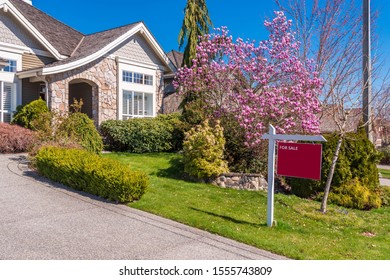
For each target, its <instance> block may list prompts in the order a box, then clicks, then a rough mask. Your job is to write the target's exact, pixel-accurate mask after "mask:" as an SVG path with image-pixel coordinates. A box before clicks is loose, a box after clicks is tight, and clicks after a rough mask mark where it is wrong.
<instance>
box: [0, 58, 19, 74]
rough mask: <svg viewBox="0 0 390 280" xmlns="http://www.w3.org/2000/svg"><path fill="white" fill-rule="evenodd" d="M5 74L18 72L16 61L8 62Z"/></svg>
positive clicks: (4, 69)
mask: <svg viewBox="0 0 390 280" xmlns="http://www.w3.org/2000/svg"><path fill="white" fill-rule="evenodd" d="M2 71H4V72H12V73H15V72H16V60H8V65H7V66H5V67H4V68H3V70H2Z"/></svg>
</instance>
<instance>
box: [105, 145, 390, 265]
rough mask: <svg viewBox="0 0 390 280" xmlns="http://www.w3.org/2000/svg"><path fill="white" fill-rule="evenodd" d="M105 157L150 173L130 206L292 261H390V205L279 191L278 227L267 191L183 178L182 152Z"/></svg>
mask: <svg viewBox="0 0 390 280" xmlns="http://www.w3.org/2000/svg"><path fill="white" fill-rule="evenodd" d="M104 156H106V157H110V158H113V159H116V160H119V161H121V162H123V163H126V164H130V166H131V167H132V168H134V169H135V170H143V171H145V172H146V173H147V174H148V175H149V176H150V182H151V184H150V188H149V189H148V190H147V193H146V194H145V195H144V196H143V197H142V199H141V200H139V201H137V202H134V203H131V204H129V206H130V207H133V208H137V209H140V210H143V211H147V212H150V213H154V214H157V215H159V216H163V217H166V218H169V219H172V220H175V221H178V222H181V223H183V224H187V225H190V226H193V227H197V228H200V229H203V230H207V231H209V232H212V233H215V234H218V235H221V236H225V237H228V238H231V239H235V240H238V241H240V242H243V243H246V244H249V245H253V246H255V247H258V248H261V249H265V250H269V251H272V252H274V253H277V254H280V255H284V256H287V257H289V258H293V259H307V260H310V259H325V260H326V259H332V260H337V259H350V260H352V259H363V260H369V259H382V260H389V259H390V249H389V248H390V247H389V244H390V208H389V207H386V208H381V209H376V210H372V211H358V210H350V209H344V208H341V207H338V206H332V205H330V206H329V207H328V213H327V214H325V215H324V214H321V213H320V212H319V211H318V209H319V208H320V204H319V202H316V201H310V200H305V199H300V198H298V197H295V196H292V195H282V194H277V195H275V220H276V221H277V226H276V227H273V228H268V227H267V225H266V216H267V213H266V208H267V202H266V199H267V195H266V193H263V192H251V191H238V190H231V189H223V188H218V187H215V186H212V185H209V184H202V183H193V182H188V181H186V180H183V179H182V176H181V174H182V171H181V170H182V165H181V156H180V155H177V154H142V155H140V154H126V153H112V154H105V155H104Z"/></svg>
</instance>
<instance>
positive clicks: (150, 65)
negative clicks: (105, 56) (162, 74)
mask: <svg viewBox="0 0 390 280" xmlns="http://www.w3.org/2000/svg"><path fill="white" fill-rule="evenodd" d="M115 59H116V61H117V62H119V63H123V64H128V65H134V66H139V67H143V68H148V69H152V70H157V69H160V67H159V65H157V64H153V63H146V62H139V61H135V60H132V59H129V58H124V57H119V56H118V57H116V58H115Z"/></svg>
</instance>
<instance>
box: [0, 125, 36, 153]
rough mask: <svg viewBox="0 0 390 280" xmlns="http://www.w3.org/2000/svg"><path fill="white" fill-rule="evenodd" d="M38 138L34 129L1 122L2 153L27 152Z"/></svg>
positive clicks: (0, 149) (0, 143)
mask: <svg viewBox="0 0 390 280" xmlns="http://www.w3.org/2000/svg"><path fill="white" fill-rule="evenodd" d="M36 140H37V136H36V133H35V132H34V131H31V130H30V129H27V128H23V127H20V126H18V125H11V124H8V123H1V122H0V153H21V152H27V151H28V150H29V149H30V148H31V147H32V146H33V145H34V143H35V141H36Z"/></svg>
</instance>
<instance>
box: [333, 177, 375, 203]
mask: <svg viewBox="0 0 390 280" xmlns="http://www.w3.org/2000/svg"><path fill="white" fill-rule="evenodd" d="M329 202H331V203H335V204H338V205H340V206H344V207H348V208H355V209H360V210H370V209H372V208H379V207H380V206H381V203H382V201H381V197H380V194H379V189H377V190H372V189H370V188H369V187H367V186H365V185H363V184H362V183H361V182H360V181H359V179H356V178H355V179H353V180H351V181H350V182H348V183H345V184H342V185H341V186H338V187H335V188H334V189H333V191H332V192H331V193H330V194H329Z"/></svg>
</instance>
